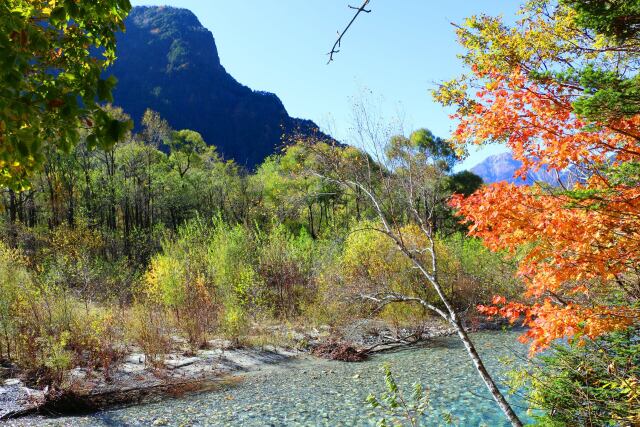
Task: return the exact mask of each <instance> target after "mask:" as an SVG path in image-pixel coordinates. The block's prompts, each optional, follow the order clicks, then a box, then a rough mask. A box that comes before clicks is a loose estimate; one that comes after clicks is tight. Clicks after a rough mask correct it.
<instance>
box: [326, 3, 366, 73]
mask: <svg viewBox="0 0 640 427" xmlns="http://www.w3.org/2000/svg"><path fill="white" fill-rule="evenodd" d="M370 1H371V0H364V2H363V3H362V5H361V6H360V7H355V6H349V8H350V9H353V10H355V11H356V14H355V15H354V16H353V18H351V21H349V23H348V24H347V26H346V27H345V29H344V30H342V32H338V38H337V40H336V42H335V43H334V44H333V47H332V48H331V52H329V53H327V55H329V61H328V62H327V64H331V62H332V61H333V55H335V54H336V53H338V52H340V44H341V43H342V37H344V35H345V34H346V33H347V31H349V28H350V27H351V25H352V24H353V23H354V22H355V20H356V19H357V18H358V15H360V14H361V13H362V12H364V13H371V9H367V8H366V7H367V5H368V4H369V2H370Z"/></svg>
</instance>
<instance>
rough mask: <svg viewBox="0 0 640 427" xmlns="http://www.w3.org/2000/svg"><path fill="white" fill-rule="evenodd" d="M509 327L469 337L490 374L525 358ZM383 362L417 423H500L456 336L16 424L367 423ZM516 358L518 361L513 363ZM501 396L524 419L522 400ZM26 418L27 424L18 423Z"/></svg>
mask: <svg viewBox="0 0 640 427" xmlns="http://www.w3.org/2000/svg"><path fill="white" fill-rule="evenodd" d="M517 335H518V333H516V332H481V333H478V334H474V335H473V340H474V342H475V343H476V346H477V347H478V350H479V351H480V352H481V354H482V355H483V357H484V358H485V361H486V363H487V365H488V367H489V369H490V371H491V372H492V373H493V374H494V375H495V376H497V377H500V376H501V374H503V373H504V372H505V370H506V369H510V368H507V367H506V366H505V365H503V364H502V363H501V362H500V359H502V358H503V357H508V358H516V359H519V358H520V357H525V354H526V349H525V348H524V346H522V345H521V344H520V343H518V342H517V340H516V338H517ZM385 362H389V363H390V364H391V366H392V369H393V372H394V375H395V376H396V378H397V381H398V383H399V384H400V386H401V388H402V389H403V390H407V393H409V392H410V385H411V384H412V383H413V382H414V381H420V382H422V384H423V385H424V386H426V387H428V388H429V390H430V396H431V407H432V409H431V410H430V411H429V413H428V414H427V415H426V416H425V419H424V420H423V424H424V425H429V426H432V425H445V421H444V420H445V418H444V414H445V413H450V414H451V415H453V417H454V420H455V421H456V425H460V426H481V425H485V426H491V427H499V426H507V425H508V423H507V422H506V421H505V420H504V418H503V417H502V415H501V413H500V412H499V410H498V408H497V406H496V405H495V403H494V401H493V400H492V399H491V397H490V395H489V394H488V392H487V391H486V389H485V388H484V384H483V383H482V382H481V380H480V379H479V377H478V375H477V373H476V371H475V370H474V368H473V366H472V364H471V362H470V361H469V359H468V356H467V355H466V353H465V351H464V348H463V347H462V345H461V344H460V343H459V341H458V340H457V338H456V337H447V338H441V339H437V340H434V341H432V342H430V343H429V344H426V345H423V346H421V347H414V348H411V349H405V350H401V351H395V352H390V353H384V354H379V355H376V356H374V357H372V358H371V359H370V360H368V361H366V362H362V363H344V362H334V361H324V360H307V359H303V360H295V361H291V362H287V363H284V364H281V365H278V366H276V367H273V368H268V369H265V370H263V371H260V372H254V373H250V374H246V375H244V376H243V378H242V381H241V382H240V383H239V384H237V385H234V386H228V387H225V388H223V389H221V390H218V391H214V392H207V393H202V394H196V395H189V396H183V397H181V398H176V399H166V400H163V401H161V402H157V403H149V404H146V405H140V406H132V407H126V408H119V409H113V410H109V411H105V412H102V413H98V414H94V415H91V416H83V417H72V418H58V419H51V418H49V419H43V418H40V419H36V418H32V419H29V420H22V421H20V424H21V425H56V426H74V427H75V426H147V425H170V426H367V425H374V421H373V420H372V419H371V418H370V416H369V414H370V412H371V409H369V408H368V407H367V406H366V405H365V404H363V401H364V399H365V397H366V396H367V394H369V393H370V392H374V393H376V394H379V393H380V392H382V391H384V381H383V375H382V372H381V371H380V368H381V365H382V364H383V363H385ZM521 363H524V362H521ZM509 400H510V401H511V402H512V403H513V404H514V406H516V410H517V411H518V412H519V413H520V415H521V416H522V417H523V418H525V419H526V417H525V414H524V409H523V407H522V402H520V401H518V398H516V397H510V398H509ZM24 423H27V424H24Z"/></svg>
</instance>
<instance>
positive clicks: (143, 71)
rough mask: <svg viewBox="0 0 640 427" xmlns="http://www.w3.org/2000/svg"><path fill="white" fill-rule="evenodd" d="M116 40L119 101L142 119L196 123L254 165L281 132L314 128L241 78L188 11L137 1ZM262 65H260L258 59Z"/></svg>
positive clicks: (228, 152)
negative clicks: (149, 114)
mask: <svg viewBox="0 0 640 427" xmlns="http://www.w3.org/2000/svg"><path fill="white" fill-rule="evenodd" d="M126 28H127V31H126V32H125V33H120V34H119V35H118V40H117V48H118V52H117V53H118V59H117V60H116V62H115V64H114V65H113V66H112V67H111V69H109V70H108V71H107V73H108V74H113V75H115V76H116V77H117V78H118V85H117V87H116V89H115V90H114V99H115V103H116V104H117V105H119V106H120V107H122V108H123V109H124V110H125V111H126V112H127V113H129V114H130V115H131V117H132V118H133V119H134V121H135V122H136V124H138V125H139V123H140V119H141V118H142V115H143V113H144V111H145V110H146V109H147V108H150V109H152V110H155V111H158V112H159V113H160V115H161V116H162V117H163V118H165V119H166V120H167V121H168V122H169V124H170V125H171V126H172V127H173V128H175V129H192V130H195V131H198V132H200V133H201V134H202V136H203V137H204V139H205V141H207V143H208V144H213V145H215V146H216V147H218V150H219V151H220V152H221V153H222V154H223V155H224V157H225V158H227V159H234V160H236V162H238V163H239V164H242V165H245V166H247V167H249V168H252V167H254V166H255V165H257V164H259V163H260V162H262V160H263V159H264V158H265V157H266V156H268V155H269V154H272V153H273V152H274V151H275V150H276V148H277V147H278V146H280V144H281V142H280V141H281V136H282V134H283V132H291V131H300V132H302V133H313V132H314V131H315V130H316V129H317V126H316V125H315V123H313V122H312V121H309V120H302V119H297V118H292V117H290V116H289V114H288V113H287V110H286V109H285V107H284V105H283V104H282V102H281V101H280V99H279V98H278V97H277V96H276V95H275V94H273V93H268V92H261V91H254V90H251V89H250V88H248V87H246V86H244V85H242V84H240V83H238V82H237V81H236V80H235V79H234V78H233V77H232V76H231V75H229V73H227V71H226V70H225V69H224V67H223V66H222V65H221V63H220V58H219V56H218V49H217V47H216V43H215V40H214V38H213V35H212V33H211V32H210V31H209V30H207V29H206V28H204V27H203V26H202V25H201V24H200V22H199V21H198V18H196V16H195V15H194V14H193V13H192V12H191V11H189V10H186V9H179V8H172V7H165V6H158V7H135V8H133V10H132V11H131V13H130V15H129V17H128V18H127V20H126ZM256 65H257V66H259V64H256Z"/></svg>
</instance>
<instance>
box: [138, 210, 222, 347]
mask: <svg viewBox="0 0 640 427" xmlns="http://www.w3.org/2000/svg"><path fill="white" fill-rule="evenodd" d="M207 235H208V232H207V231H206V230H205V224H204V223H203V222H202V221H200V220H196V221H193V222H191V223H187V224H185V226H184V227H182V228H180V229H179V231H178V234H177V236H176V237H175V238H174V239H170V238H166V239H165V240H164V241H163V243H162V248H163V250H162V253H159V254H157V255H155V256H154V257H153V258H152V259H151V263H150V266H149V269H148V271H147V273H146V274H145V277H144V291H143V293H144V297H145V300H146V301H147V303H148V304H151V305H155V306H157V307H158V308H159V309H163V310H167V311H168V312H169V313H171V315H172V316H173V319H174V321H175V324H176V326H177V327H178V329H180V330H181V331H182V332H183V333H185V334H186V337H187V339H188V341H189V343H190V344H191V345H192V346H193V347H195V348H198V347H202V346H203V345H204V344H205V343H206V341H207V334H208V333H210V332H211V331H212V330H213V328H214V327H215V325H216V321H217V314H218V308H217V306H216V289H215V283H214V282H213V281H212V279H213V278H212V274H211V268H210V265H209V262H208V241H207Z"/></svg>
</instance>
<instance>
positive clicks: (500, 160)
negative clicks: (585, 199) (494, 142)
mask: <svg viewBox="0 0 640 427" xmlns="http://www.w3.org/2000/svg"><path fill="white" fill-rule="evenodd" d="M521 167H522V162H521V161H519V160H516V159H514V158H513V155H512V154H511V153H510V152H506V153H499V154H494V155H491V156H488V157H486V158H485V159H484V160H483V161H481V162H480V163H478V164H477V165H475V166H474V167H472V168H471V169H470V171H471V172H473V173H474V174H476V175H478V176H480V177H481V178H482V180H483V181H484V183H485V184H492V183H495V182H501V181H506V182H509V183H511V184H516V185H532V184H534V183H536V182H544V183H547V184H550V185H553V186H557V185H558V179H560V180H561V181H562V182H563V183H564V182H565V181H569V178H570V177H569V174H568V172H567V171H565V172H562V173H560V174H556V173H555V172H552V171H550V170H548V169H546V168H541V169H540V170H538V171H535V172H534V171H529V172H528V173H527V177H526V179H522V178H519V177H516V176H515V173H516V171H517V170H518V169H520V168H521Z"/></svg>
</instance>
